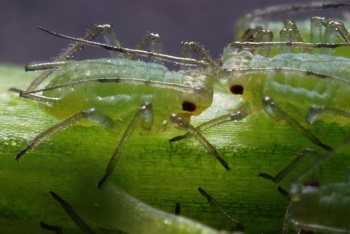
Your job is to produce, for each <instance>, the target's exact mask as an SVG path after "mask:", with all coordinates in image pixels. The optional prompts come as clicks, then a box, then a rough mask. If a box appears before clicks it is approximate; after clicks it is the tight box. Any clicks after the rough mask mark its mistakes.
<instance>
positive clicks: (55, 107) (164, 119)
mask: <svg viewBox="0 0 350 234" xmlns="http://www.w3.org/2000/svg"><path fill="white" fill-rule="evenodd" d="M52 76H54V78H53V79H52V81H51V82H50V83H49V84H48V86H47V87H53V86H56V85H60V84H66V83H70V82H75V81H82V80H93V79H99V81H98V82H94V83H85V84H79V85H74V86H72V87H69V86H68V87H63V88H57V89H52V90H46V91H44V92H43V96H45V97H47V98H51V100H50V101H49V103H45V104H41V107H42V108H43V109H44V110H45V111H46V112H48V113H50V114H51V115H53V116H55V117H56V118H58V119H61V120H63V119H66V118H68V117H70V116H72V115H74V114H76V113H78V112H80V111H84V110H87V109H89V108H94V109H96V110H98V111H99V112H101V113H104V114H105V115H108V116H109V117H110V118H112V119H113V120H118V122H117V123H120V125H121V126H125V122H129V121H130V119H131V118H132V117H133V115H135V111H137V110H138V109H139V108H140V106H141V105H143V104H144V103H146V102H149V103H151V104H152V106H153V116H154V120H153V122H152V126H150V127H148V128H147V126H146V127H145V128H142V130H145V131H144V132H150V133H152V132H153V133H159V132H162V131H165V130H168V129H169V127H171V126H170V125H171V122H170V121H168V120H169V116H170V115H171V114H172V113H177V114H178V115H179V116H180V117H182V118H184V119H185V120H186V121H189V120H190V117H191V116H192V115H198V114H200V113H201V112H202V111H203V110H204V109H206V108H208V107H209V106H210V104H211V102H212V90H211V89H208V88H207V87H210V86H211V85H212V84H211V83H212V82H213V80H212V79H210V78H209V77H208V76H205V75H203V74H202V73H201V72H200V71H197V70H189V71H178V72H176V71H169V70H168V69H167V68H166V67H165V66H163V65H161V64H157V63H146V62H143V61H134V60H129V59H123V58H116V59H95V60H83V61H65V62H64V63H63V64H62V65H61V66H60V68H59V70H57V71H55V72H54V73H53V74H52ZM119 78H120V80H118V79H119ZM108 79H111V80H109V81H108ZM113 79H114V81H115V82H113ZM122 79H124V80H122ZM135 79H137V80H138V81H140V83H139V84H137V83H136V82H133V81H132V80H135ZM128 80H129V81H128ZM123 81H124V83H123ZM108 82H111V83H108ZM148 82H158V83H159V84H160V85H159V86H160V87H155V86H154V85H147V83H148ZM135 83H136V84H135ZM162 83H168V84H178V85H183V86H184V87H183V88H184V91H183V90H180V89H181V87H180V89H177V90H175V89H171V85H170V86H168V87H167V88H161V86H162ZM199 84H200V85H201V86H199ZM191 87H193V89H191ZM90 123H91V122H90ZM115 127H118V126H115ZM119 130H120V128H119Z"/></svg>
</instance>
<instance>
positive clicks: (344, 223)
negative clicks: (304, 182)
mask: <svg viewBox="0 0 350 234" xmlns="http://www.w3.org/2000/svg"><path fill="white" fill-rule="evenodd" d="M349 207H350V184H348V183H339V184H328V185H323V186H320V187H310V186H304V187H302V191H301V192H300V194H296V195H292V198H291V202H290V204H289V210H288V215H287V218H288V220H289V222H290V225H291V226H292V228H293V229H295V230H304V231H321V232H326V233H347V232H349V231H350V222H349V217H350V209H349Z"/></svg>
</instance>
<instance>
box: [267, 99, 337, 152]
mask: <svg viewBox="0 0 350 234" xmlns="http://www.w3.org/2000/svg"><path fill="white" fill-rule="evenodd" d="M263 106H264V109H265V112H266V113H267V114H269V115H270V116H271V117H272V118H273V119H274V120H275V121H276V122H282V121H285V122H287V123H288V124H289V125H290V126H292V127H294V128H295V129H296V130H297V131H298V132H300V133H301V134H302V135H303V136H305V137H306V138H308V139H309V141H311V142H312V143H313V144H315V145H318V146H319V147H321V148H323V149H325V150H327V151H332V150H333V149H332V147H330V146H328V145H326V144H324V143H323V142H322V141H321V140H320V139H319V138H318V137H316V136H315V135H314V134H312V133H311V132H310V131H309V130H308V129H306V128H305V127H304V126H302V125H301V124H300V123H299V122H298V121H296V120H295V119H294V118H293V117H292V116H290V115H289V114H288V113H286V112H285V111H284V110H282V109H281V108H280V107H279V106H278V105H277V104H276V103H275V101H274V100H273V99H272V98H270V97H265V98H264V99H263Z"/></svg>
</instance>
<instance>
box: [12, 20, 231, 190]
mask: <svg viewBox="0 0 350 234" xmlns="http://www.w3.org/2000/svg"><path fill="white" fill-rule="evenodd" d="M101 32H103V33H104V35H105V38H106V40H107V42H113V43H112V45H116V46H112V47H113V48H114V49H115V50H116V51H118V52H123V53H127V54H131V55H145V56H148V57H152V58H156V59H166V60H170V61H176V62H178V63H183V64H185V65H186V64H189V63H195V65H197V66H201V65H203V64H204V65H206V64H207V63H206V62H203V61H197V60H195V59H191V58H182V57H174V56H169V55H164V54H159V53H157V52H152V51H151V52H148V51H143V50H139V49H135V50H131V49H126V48H121V47H120V46H119V42H118V40H117V39H116V37H115V33H114V30H113V29H112V28H111V27H110V26H109V25H101V26H97V27H96V28H94V29H92V30H91V31H90V32H89V33H88V34H87V35H86V37H85V38H84V39H85V40H90V39H93V38H94V37H96V35H97V34H99V33H101ZM84 39H83V40H84ZM149 41H150V42H152V43H155V40H154V38H151V39H149ZM143 43H144V42H143ZM141 44H142V43H141ZM146 44H147V43H146ZM155 44H156V43H155ZM103 45H104V46H107V47H110V46H109V45H105V44H103ZM83 47H85V44H83V43H81V42H77V43H75V44H74V45H73V46H72V47H70V48H69V49H68V50H67V51H65V52H64V54H62V55H61V56H59V58H58V59H56V61H54V62H51V63H44V64H34V65H29V66H27V67H26V69H27V70H43V69H48V70H46V71H44V72H43V73H42V74H41V75H40V76H39V77H38V78H37V79H36V80H35V81H34V82H33V83H32V84H31V85H30V86H29V87H28V89H27V91H21V90H18V89H15V88H13V89H12V91H16V92H19V93H20V96H21V97H24V98H28V99H32V100H35V101H37V102H38V103H39V105H40V106H41V108H43V109H44V110H45V111H46V112H47V113H49V114H51V115H53V116H54V117H56V118H57V119H60V120H63V121H62V122H60V123H59V124H57V125H55V126H53V127H52V128H50V129H48V130H46V131H45V132H43V133H41V134H39V135H38V136H37V137H35V139H33V140H32V141H31V142H30V144H29V145H28V146H26V147H25V148H24V149H23V150H22V151H20V152H19V153H18V154H17V157H16V158H17V159H19V158H20V157H21V156H22V155H23V154H24V153H25V152H27V151H28V150H30V149H32V148H34V147H35V146H37V145H38V144H40V143H41V142H42V141H43V140H45V139H47V138H49V137H51V136H52V135H53V134H55V133H57V132H59V131H61V130H63V129H65V128H67V127H69V126H71V125H74V124H78V123H79V124H84V125H91V122H93V123H95V124H98V125H100V126H102V127H104V128H105V129H106V130H108V131H111V132H114V133H116V132H120V131H121V129H125V130H124V134H123V136H122V138H121V139H120V141H119V145H118V147H117V148H116V150H115V152H114V153H113V156H112V158H111V160H110V162H109V164H108V167H107V169H106V172H105V174H104V175H103V177H102V178H101V179H100V181H99V183H98V187H101V186H102V185H103V183H104V182H105V180H106V179H107V177H108V176H109V175H110V174H111V173H112V172H113V169H114V167H115V165H116V163H117V160H118V158H119V156H120V155H121V154H122V152H123V150H124V148H125V146H126V144H127V142H128V140H129V138H130V136H131V135H132V133H133V132H134V130H135V129H137V128H140V129H141V132H142V133H143V134H159V133H161V132H164V131H166V130H168V129H169V128H171V127H176V128H178V129H182V130H185V131H188V132H189V134H191V135H193V136H195V138H196V139H197V140H198V141H199V142H200V143H201V144H202V145H203V146H204V147H205V149H206V150H207V151H209V153H210V154H211V155H212V156H213V157H215V158H216V159H218V160H219V162H220V163H221V164H222V165H223V167H225V168H226V169H227V170H229V166H228V165H227V163H226V162H225V160H224V159H222V158H221V157H220V156H219V154H218V153H217V151H216V149H215V148H214V147H213V146H212V145H211V144H210V143H209V142H208V141H207V140H206V139H205V138H204V137H203V136H202V134H201V133H200V132H199V131H198V130H197V129H195V128H194V127H193V126H192V125H191V124H190V123H189V121H190V117H191V116H193V115H199V114H200V113H201V112H202V111H203V110H205V109H206V108H208V107H209V106H210V105H211V102H212V97H213V89H212V85H213V83H214V79H213V77H211V76H210V74H206V73H203V71H201V70H200V69H187V70H181V71H170V70H168V69H167V68H166V67H165V66H164V65H161V64H157V63H153V62H149V63H146V62H143V61H138V60H130V59H125V58H121V57H118V55H117V54H116V52H115V51H111V54H112V56H113V57H114V58H111V59H94V60H83V61H72V60H66V59H67V58H69V57H71V56H72V55H73V54H75V53H76V52H77V51H79V50H81V49H82V48H83ZM141 47H142V46H141ZM156 47H157V46H156ZM48 77H52V80H51V82H50V83H49V84H48V85H47V86H46V87H45V88H43V89H37V87H38V85H40V83H42V82H43V81H44V80H45V79H46V78H48ZM40 92H42V94H41V95H40V94H37V93H40ZM87 120H90V121H87Z"/></svg>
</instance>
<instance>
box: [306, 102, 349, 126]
mask: <svg viewBox="0 0 350 234" xmlns="http://www.w3.org/2000/svg"><path fill="white" fill-rule="evenodd" d="M323 115H325V116H334V117H337V118H343V119H349V120H350V112H349V111H343V110H338V109H334V108H330V107H326V106H318V105H313V106H311V107H310V108H309V109H308V111H307V112H306V120H307V121H308V122H309V123H310V124H313V123H314V122H315V121H317V119H318V118H319V117H320V116H323Z"/></svg>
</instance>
